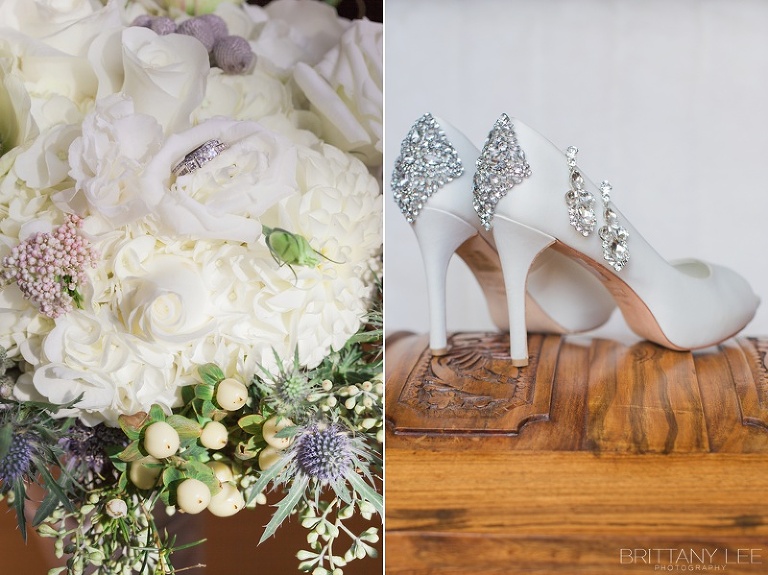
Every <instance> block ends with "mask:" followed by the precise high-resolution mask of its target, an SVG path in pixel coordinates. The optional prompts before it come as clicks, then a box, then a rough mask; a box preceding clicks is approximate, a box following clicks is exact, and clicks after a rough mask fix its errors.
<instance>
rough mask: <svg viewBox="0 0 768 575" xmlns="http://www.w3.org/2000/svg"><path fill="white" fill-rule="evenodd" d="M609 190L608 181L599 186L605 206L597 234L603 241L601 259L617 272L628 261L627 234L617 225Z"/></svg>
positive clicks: (617, 221) (617, 220) (617, 219)
mask: <svg viewBox="0 0 768 575" xmlns="http://www.w3.org/2000/svg"><path fill="white" fill-rule="evenodd" d="M611 190H612V188H611V184H609V183H608V181H603V183H602V184H600V195H601V196H602V198H603V204H604V206H605V209H604V210H603V218H604V219H605V225H604V226H602V227H601V228H600V230H598V232H597V233H598V235H599V236H600V239H601V240H603V258H604V259H605V261H607V262H608V264H609V265H610V266H611V267H612V268H613V269H615V270H616V271H617V272H618V271H621V269H622V268H623V267H624V266H625V265H627V262H628V261H629V249H628V248H627V240H628V239H629V232H628V231H627V230H626V229H625V228H624V227H623V226H622V225H621V224H620V223H619V218H618V216H617V215H616V212H615V211H614V210H613V204H611Z"/></svg>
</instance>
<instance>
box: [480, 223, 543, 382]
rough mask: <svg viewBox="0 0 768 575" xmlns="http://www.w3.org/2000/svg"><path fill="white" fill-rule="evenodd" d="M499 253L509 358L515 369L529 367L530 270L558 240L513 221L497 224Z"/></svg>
mask: <svg viewBox="0 0 768 575" xmlns="http://www.w3.org/2000/svg"><path fill="white" fill-rule="evenodd" d="M495 229H496V232H495V234H494V238H495V239H496V249H497V250H498V252H499V259H500V260H501V269H502V272H503V273H504V285H505V286H506V288H507V289H506V293H507V307H508V309H509V354H510V357H511V358H512V365H514V366H518V367H522V366H526V365H528V330H527V329H526V321H525V316H526V309H527V305H526V295H525V294H526V284H527V278H528V270H529V269H530V268H531V266H532V265H533V261H534V260H535V259H536V257H537V256H538V255H539V254H540V253H541V252H543V251H544V250H546V249H547V248H548V247H549V246H551V245H552V244H553V243H554V242H555V239H554V238H552V237H549V236H548V235H546V234H542V233H541V232H538V231H536V230H534V229H531V228H529V227H526V226H521V225H520V224H518V223H515V222H513V221H511V220H507V219H504V218H498V219H497V220H496V222H495Z"/></svg>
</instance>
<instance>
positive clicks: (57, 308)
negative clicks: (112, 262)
mask: <svg viewBox="0 0 768 575" xmlns="http://www.w3.org/2000/svg"><path fill="white" fill-rule="evenodd" d="M82 226H83V220H82V218H80V217H79V216H77V215H73V214H69V215H67V221H66V222H64V223H63V224H62V225H60V226H59V227H58V228H56V229H55V230H54V231H53V233H43V232H38V233H36V234H34V235H32V236H30V237H28V238H27V239H25V240H24V241H23V242H21V243H20V244H19V245H18V246H16V247H15V248H13V251H12V252H11V255H9V256H6V257H5V258H3V262H2V263H3V267H4V268H5V269H4V270H3V272H2V277H3V279H4V280H5V281H6V282H10V281H15V282H16V283H17V284H18V286H19V289H20V290H21V293H23V294H24V297H26V298H27V299H29V300H31V301H33V302H34V303H36V304H37V306H38V307H39V308H40V313H42V314H43V315H47V316H48V317H51V318H57V317H59V316H60V315H62V314H65V313H68V312H70V311H72V307H73V302H74V304H75V305H77V306H78V307H81V305H80V304H81V302H82V296H81V295H80V292H79V291H78V288H79V287H80V286H81V285H84V284H85V283H86V282H87V280H88V278H87V276H86V275H85V270H86V269H87V268H89V267H91V268H92V267H96V259H97V257H98V255H97V252H96V250H95V249H94V248H93V247H92V246H91V244H90V242H89V241H88V240H87V239H86V238H84V237H83V236H81V235H80V234H79V233H78V230H79V228H81V227H82Z"/></svg>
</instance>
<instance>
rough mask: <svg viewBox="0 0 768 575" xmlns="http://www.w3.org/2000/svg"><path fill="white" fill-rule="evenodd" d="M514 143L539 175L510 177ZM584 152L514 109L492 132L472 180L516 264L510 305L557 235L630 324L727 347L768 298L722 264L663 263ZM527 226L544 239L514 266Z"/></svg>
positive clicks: (685, 345)
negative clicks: (589, 171)
mask: <svg viewBox="0 0 768 575" xmlns="http://www.w3.org/2000/svg"><path fill="white" fill-rule="evenodd" d="M510 149H517V150H520V149H524V150H525V157H526V159H527V161H528V162H529V163H530V169H531V172H532V176H531V177H529V178H526V179H525V180H521V181H511V180H510V179H509V178H508V177H507V176H506V175H505V174H508V173H510V172H511V171H513V170H516V169H518V168H517V166H518V164H519V162H518V161H517V160H516V159H515V157H514V155H512V156H510V154H509V152H508V150H510ZM577 152H578V150H577V149H576V148H573V147H572V148H569V149H568V150H567V151H566V153H565V154H563V153H562V152H561V151H560V150H558V149H557V148H556V147H555V146H554V144H552V143H551V142H549V141H548V140H547V139H546V138H544V137H543V136H541V135H540V134H538V133H537V132H535V131H534V130H532V129H531V128H529V127H528V126H526V125H525V124H523V123H522V122H520V121H519V120H511V119H510V118H509V117H508V116H506V115H502V116H501V118H499V120H497V122H496V124H494V127H493V129H492V130H491V133H490V134H489V137H488V140H487V142H486V144H485V147H484V148H483V152H482V154H481V156H480V159H479V160H478V170H477V172H476V174H475V178H474V184H475V185H474V194H473V195H474V198H475V203H474V206H475V210H476V211H477V213H478V215H479V216H480V221H481V223H482V224H483V226H484V227H485V228H486V229H490V230H492V231H491V233H492V235H493V237H494V239H495V242H496V245H497V246H498V248H499V253H500V254H501V257H502V266H507V267H509V266H514V267H512V268H511V269H510V270H509V272H508V273H507V270H506V269H505V279H506V278H508V281H509V282H510V283H514V285H515V286H516V287H515V288H514V289H511V290H510V297H511V298H514V301H515V302H516V303H515V304H514V305H513V304H512V303H510V307H518V306H519V303H517V302H519V300H520V296H519V291H520V288H519V285H520V284H521V283H522V281H523V278H524V277H525V275H526V272H525V270H524V269H523V268H524V267H525V262H526V261H527V260H529V259H530V258H531V257H532V256H531V253H532V252H533V251H535V249H537V248H539V247H540V246H541V245H544V244H545V242H546V241H547V240H546V238H549V240H551V244H548V245H551V248H552V249H554V250H557V251H559V252H561V253H563V254H565V255H566V256H568V257H570V258H572V259H573V260H574V261H576V262H578V263H579V264H580V265H582V266H583V267H585V268H586V269H588V270H590V271H592V273H594V274H595V275H596V276H597V277H599V278H600V280H601V281H602V283H603V284H604V285H605V287H606V288H607V289H608V291H609V292H610V293H611V295H612V296H613V298H614V299H615V301H616V303H617V304H618V306H619V309H621V312H622V314H623V316H624V318H625V319H626V321H627V323H628V325H629V327H630V328H631V329H632V330H633V331H634V332H635V333H637V334H638V335H640V336H642V337H644V338H646V339H648V340H650V341H653V342H656V343H658V344H660V345H662V346H664V347H667V348H670V349H675V350H691V349H697V348H702V347H708V346H710V345H715V344H717V343H720V342H721V341H723V340H725V339H727V338H729V337H731V336H733V335H735V334H736V333H738V332H739V331H740V330H741V329H743V328H744V326H745V325H746V324H747V323H749V321H750V320H751V319H752V317H753V316H754V314H755V311H756V310H757V306H758V304H759V301H760V300H759V298H758V297H757V296H756V295H755V294H754V293H753V291H752V289H751V288H750V286H749V284H748V283H747V282H746V281H745V280H744V279H743V278H742V277H741V276H739V275H738V274H736V273H735V272H733V271H731V270H729V269H727V268H724V267H720V266H714V265H711V264H707V263H704V262H701V261H698V260H685V261H682V262H677V263H669V262H667V261H665V260H664V259H663V258H662V257H661V256H660V255H659V254H658V253H657V252H656V251H655V250H654V249H653V248H652V247H651V246H650V245H649V244H648V243H647V242H646V241H645V240H644V239H643V237H642V236H641V235H640V233H639V232H638V231H637V230H636V229H635V228H634V227H633V226H632V225H631V224H630V222H629V221H628V220H627V218H626V217H625V216H624V215H623V214H622V213H621V212H620V211H619V210H618V208H616V206H615V205H614V203H613V200H612V197H611V191H612V190H611V186H610V184H609V183H608V182H603V183H602V184H601V185H600V187H599V188H598V187H597V186H595V185H594V184H592V183H591V182H589V180H587V178H586V177H585V176H584V175H583V174H582V173H581V171H580V170H579V168H578V166H577V163H576V154H577ZM513 188H514V189H513ZM520 225H523V226H527V227H528V228H530V229H531V230H533V231H535V232H537V233H538V234H540V235H541V237H540V238H537V239H535V240H533V244H532V245H531V247H529V248H527V253H526V255H525V257H523V256H522V255H521V256H519V257H517V258H516V259H515V258H514V257H513V256H512V255H510V256H509V257H510V258H511V259H510V263H507V253H510V254H512V253H513V246H522V245H524V244H523V242H522V240H521V239H520V235H521V234H520V232H519V227H518V226H520ZM533 237H535V238H536V236H535V235H534V236H533ZM537 242H538V243H537ZM511 317H512V316H511ZM515 317H516V318H517V317H519V316H515ZM513 321H514V322H515V323H516V322H519V319H514V320H513ZM516 329H519V327H517V328H516ZM515 353H519V352H517V351H515ZM513 357H514V355H513Z"/></svg>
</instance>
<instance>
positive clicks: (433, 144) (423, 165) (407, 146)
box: [392, 114, 464, 224]
mask: <svg viewBox="0 0 768 575" xmlns="http://www.w3.org/2000/svg"><path fill="white" fill-rule="evenodd" d="M463 173H464V166H463V165H462V164H461V158H459V154H458V152H457V151H456V148H454V147H453V146H452V145H451V143H450V142H449V141H448V139H447V138H446V137H445V133H444V132H443V131H442V129H440V125H439V124H438V123H437V120H435V118H434V117H433V116H432V114H424V115H423V116H422V117H421V118H419V119H418V120H417V121H416V123H415V124H414V125H413V126H412V127H411V129H410V131H409V132H408V135H407V136H406V137H405V139H404V140H403V142H402V144H400V155H399V156H398V157H397V159H396V160H395V169H394V170H393V172H392V192H393V194H394V196H395V201H396V202H397V205H398V207H399V208H400V211H401V212H402V213H403V215H404V216H405V219H406V220H408V223H411V224H412V223H413V222H414V221H415V220H416V217H417V216H418V215H419V212H421V210H422V209H423V208H424V204H425V203H426V201H427V199H428V198H429V197H430V196H431V195H432V194H434V193H435V192H436V191H437V190H439V189H440V188H441V187H443V186H444V185H445V184H447V183H448V182H450V181H452V180H453V179H454V178H458V177H459V176H461V175H462V174H463Z"/></svg>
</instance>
